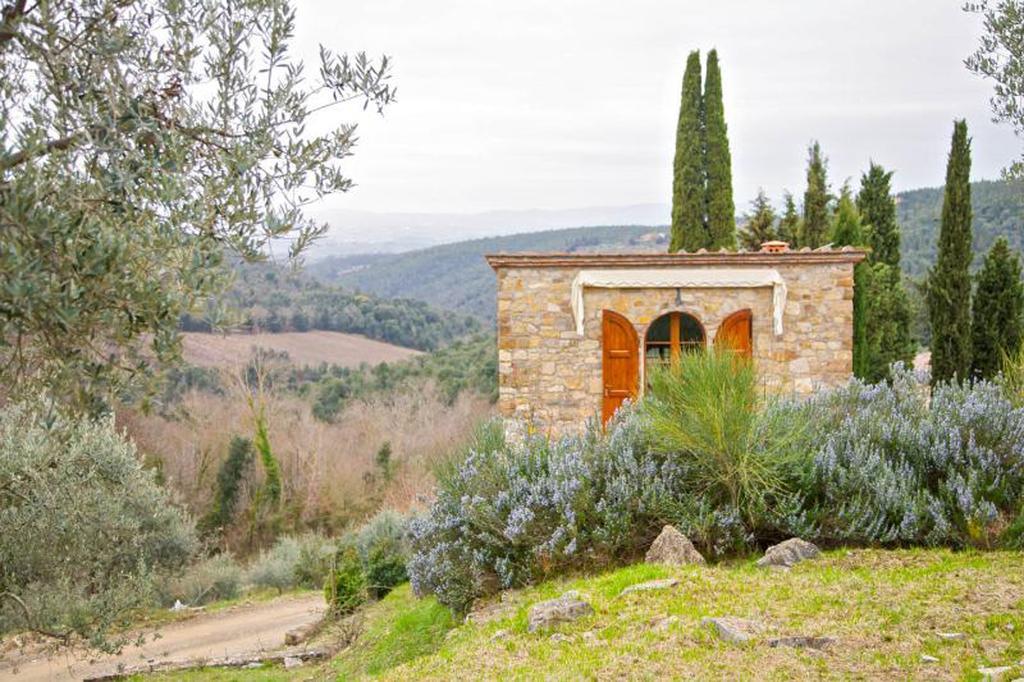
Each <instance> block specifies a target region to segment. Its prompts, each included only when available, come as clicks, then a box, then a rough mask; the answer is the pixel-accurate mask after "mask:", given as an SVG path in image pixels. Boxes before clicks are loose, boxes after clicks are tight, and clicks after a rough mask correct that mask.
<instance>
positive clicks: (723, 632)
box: [700, 616, 764, 644]
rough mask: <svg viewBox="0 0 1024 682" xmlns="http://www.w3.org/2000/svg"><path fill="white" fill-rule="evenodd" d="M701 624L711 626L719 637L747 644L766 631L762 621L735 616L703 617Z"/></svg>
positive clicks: (730, 641) (734, 642)
mask: <svg viewBox="0 0 1024 682" xmlns="http://www.w3.org/2000/svg"><path fill="white" fill-rule="evenodd" d="M700 624H701V625H702V626H704V627H710V628H711V629H713V630H714V631H715V634H716V635H718V637H719V639H723V640H725V641H726V642H729V643H731V644H745V643H746V642H749V641H750V640H752V639H753V638H754V637H756V636H757V635H759V634H761V633H762V632H763V631H764V624H762V623H761V622H759V621H756V620H747V619H745V618H736V617H734V616H721V617H719V618H703V619H701V621H700Z"/></svg>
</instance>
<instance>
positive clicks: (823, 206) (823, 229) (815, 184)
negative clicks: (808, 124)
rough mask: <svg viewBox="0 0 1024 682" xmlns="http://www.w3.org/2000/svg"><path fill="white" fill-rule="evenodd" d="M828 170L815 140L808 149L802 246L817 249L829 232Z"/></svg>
mask: <svg viewBox="0 0 1024 682" xmlns="http://www.w3.org/2000/svg"><path fill="white" fill-rule="evenodd" d="M827 176H828V170H827V161H826V160H825V158H824V157H822V155H821V145H819V144H818V143H817V141H815V142H814V143H813V144H811V146H810V148H809V149H808V158H807V190H806V191H805V192H804V222H803V226H802V230H801V232H802V233H801V235H800V246H809V247H811V248H812V249H816V248H818V247H819V246H822V245H823V244H824V243H825V234H826V233H827V232H828V200H829V195H828V177H827Z"/></svg>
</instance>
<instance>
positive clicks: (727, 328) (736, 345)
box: [715, 309, 754, 358]
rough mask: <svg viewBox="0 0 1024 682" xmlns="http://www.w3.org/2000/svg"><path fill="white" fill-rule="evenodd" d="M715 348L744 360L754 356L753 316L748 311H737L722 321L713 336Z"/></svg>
mask: <svg viewBox="0 0 1024 682" xmlns="http://www.w3.org/2000/svg"><path fill="white" fill-rule="evenodd" d="M715 348H716V349H717V350H728V351H732V352H733V353H735V354H736V355H738V356H740V357H744V358H752V357H753V356H754V333H753V315H752V314H751V312H750V310H749V309H746V310H738V311H736V312H734V313H733V314H732V315H730V316H729V317H727V318H725V320H723V321H722V325H721V326H720V327H719V328H718V333H717V334H715Z"/></svg>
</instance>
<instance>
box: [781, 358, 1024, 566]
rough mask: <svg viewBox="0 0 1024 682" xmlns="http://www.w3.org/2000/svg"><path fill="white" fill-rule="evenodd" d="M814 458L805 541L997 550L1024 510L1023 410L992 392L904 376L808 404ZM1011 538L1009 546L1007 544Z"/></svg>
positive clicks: (985, 386)
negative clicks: (927, 383)
mask: <svg viewBox="0 0 1024 682" xmlns="http://www.w3.org/2000/svg"><path fill="white" fill-rule="evenodd" d="M805 418H806V419H807V421H808V423H809V424H812V425H814V426H815V429H816V431H817V434H816V435H814V438H815V440H816V441H817V442H820V443H822V445H821V446H820V447H819V448H818V449H817V452H816V455H815V459H814V465H813V468H812V469H811V471H810V472H809V475H808V477H807V480H806V482H805V485H804V490H805V500H804V507H805V511H806V514H805V517H804V519H803V520H802V523H803V524H804V527H803V528H798V529H796V530H803V531H804V532H805V534H813V535H815V536H816V537H818V538H819V539H821V540H824V541H831V542H842V543H885V544H889V543H892V544H897V543H898V544H924V545H951V546H954V547H959V546H967V545H974V546H992V545H994V544H999V543H1006V542H1008V541H1010V537H1011V536H1010V534H1007V533H1006V532H1005V531H1006V529H1007V528H1008V526H1010V525H1011V524H1012V522H1013V519H1014V518H1015V517H1016V516H1017V515H1019V514H1020V512H1021V505H1022V503H1024V409H1020V408H1015V407H1014V406H1013V405H1012V404H1011V403H1010V401H1009V400H1007V398H1006V396H1005V395H1004V393H1003V392H1002V391H1001V390H1000V389H999V387H998V386H996V385H995V384H991V383H987V382H979V383H976V384H974V385H972V386H966V387H962V386H959V385H956V384H948V385H941V386H938V387H936V389H935V391H934V392H933V394H932V397H931V401H930V402H929V400H928V393H927V390H926V389H925V387H924V384H923V383H922V382H921V380H920V378H918V377H915V376H914V374H913V373H911V372H909V371H907V370H906V369H903V368H896V369H895V370H894V375H893V381H892V383H891V384H886V383H880V384H874V385H867V384H864V383H861V382H860V381H856V380H855V381H851V382H850V383H849V384H848V385H847V386H845V387H843V388H841V389H837V390H835V391H832V392H830V393H828V394H825V395H823V396H821V397H819V398H817V399H815V400H812V401H810V402H809V403H808V404H807V406H806V410H805ZM1004 536H1005V537H1004Z"/></svg>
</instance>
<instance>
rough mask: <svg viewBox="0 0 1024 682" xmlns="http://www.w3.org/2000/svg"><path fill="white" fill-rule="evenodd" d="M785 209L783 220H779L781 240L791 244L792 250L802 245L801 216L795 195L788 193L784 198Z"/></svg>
mask: <svg viewBox="0 0 1024 682" xmlns="http://www.w3.org/2000/svg"><path fill="white" fill-rule="evenodd" d="M782 201H783V205H784V208H783V210H782V219H781V220H779V239H781V240H782V241H784V242H789V246H790V247H791V248H794V249H795V248H796V247H797V246H799V245H800V214H799V213H798V212H797V210H796V201H794V200H793V194H792V193H791V192H786V193H785V194H784V195H783V197H782Z"/></svg>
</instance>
